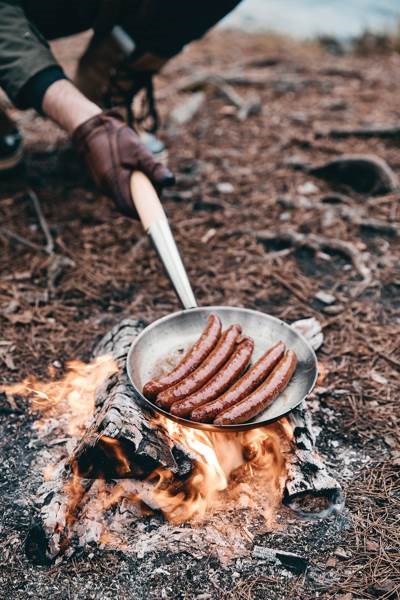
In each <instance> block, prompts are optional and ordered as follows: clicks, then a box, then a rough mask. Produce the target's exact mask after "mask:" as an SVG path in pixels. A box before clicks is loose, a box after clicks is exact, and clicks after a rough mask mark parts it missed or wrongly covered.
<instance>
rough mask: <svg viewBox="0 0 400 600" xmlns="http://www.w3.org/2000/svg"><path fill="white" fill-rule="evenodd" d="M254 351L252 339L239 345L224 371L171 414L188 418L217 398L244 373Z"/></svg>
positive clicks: (176, 403) (175, 408)
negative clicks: (193, 411) (197, 409)
mask: <svg viewBox="0 0 400 600" xmlns="http://www.w3.org/2000/svg"><path fill="white" fill-rule="evenodd" d="M253 349H254V342H253V340H252V339H251V338H244V339H243V341H241V342H240V343H239V344H238V345H237V347H236V350H235V351H234V353H233V354H232V356H231V357H230V358H229V360H228V361H227V362H226V363H225V364H224V366H223V367H222V369H221V370H220V371H218V373H217V374H216V375H214V377H212V378H211V379H210V380H209V381H207V383H206V384H205V385H203V387H202V388H200V389H199V390H198V391H197V392H194V394H190V396H187V397H186V398H184V399H183V400H179V401H178V402H175V403H174V404H173V405H172V406H171V409H170V412H171V413H172V414H173V415H177V416H178V417H186V416H188V415H189V414H190V413H191V412H192V410H194V409H195V408H196V407H198V406H201V405H202V404H205V403H206V402H210V401H211V400H214V399H215V398H217V397H218V396H219V395H220V394H222V393H223V392H224V391H225V390H227V389H228V388H229V386H231V385H232V383H233V382H234V381H236V379H237V378H238V377H240V375H241V374H242V373H243V371H244V370H245V368H246V367H247V365H248V364H249V362H250V359H251V355H252V354H253Z"/></svg>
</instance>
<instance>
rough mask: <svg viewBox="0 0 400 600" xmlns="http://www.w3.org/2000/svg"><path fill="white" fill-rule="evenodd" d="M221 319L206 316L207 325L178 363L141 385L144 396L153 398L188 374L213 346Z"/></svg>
mask: <svg viewBox="0 0 400 600" xmlns="http://www.w3.org/2000/svg"><path fill="white" fill-rule="evenodd" d="M221 328H222V325H221V321H220V319H219V317H217V315H214V314H211V315H210V316H209V317H208V322H207V326H206V328H205V329H204V331H203V333H202V334H201V336H200V338H199V339H198V340H197V342H196V343H195V344H194V345H193V346H192V347H191V348H190V350H188V352H186V354H185V355H184V356H183V358H182V359H181V360H180V362H179V363H178V365H177V366H176V367H175V368H174V369H173V370H172V371H171V372H170V373H168V374H167V375H164V376H163V377H160V378H159V379H152V380H150V381H148V382H147V383H146V384H145V386H144V387H143V394H144V396H146V398H149V399H150V400H153V399H154V398H156V396H157V395H158V394H159V393H160V392H162V391H163V390H165V389H167V388H169V387H171V386H173V385H175V384H177V383H179V381H182V379H184V378H185V377H187V376H188V375H190V373H192V372H193V371H194V370H195V369H197V367H198V366H199V365H200V364H201V363H202V362H203V360H204V359H205V358H206V357H207V356H208V355H209V354H210V352H211V351H212V350H213V348H215V346H216V345H217V342H218V340H219V338H220V335H221Z"/></svg>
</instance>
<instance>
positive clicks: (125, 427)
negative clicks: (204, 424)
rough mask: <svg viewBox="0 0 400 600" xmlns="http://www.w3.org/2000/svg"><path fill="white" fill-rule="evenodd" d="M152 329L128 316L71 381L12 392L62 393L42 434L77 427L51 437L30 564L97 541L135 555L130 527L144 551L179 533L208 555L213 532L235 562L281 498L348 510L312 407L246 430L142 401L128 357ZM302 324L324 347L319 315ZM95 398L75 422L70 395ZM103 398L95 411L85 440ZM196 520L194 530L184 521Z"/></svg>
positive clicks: (214, 542)
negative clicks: (220, 429)
mask: <svg viewBox="0 0 400 600" xmlns="http://www.w3.org/2000/svg"><path fill="white" fill-rule="evenodd" d="M144 327H145V323H144V322H143V321H140V320H133V319H127V320H124V321H122V322H121V323H119V324H118V325H117V326H116V327H114V329H112V331H110V332H109V333H108V334H107V335H106V336H105V337H104V338H103V339H102V340H101V341H100V343H99V344H98V345H97V347H96V349H95V351H94V353H93V361H92V363H90V365H73V366H72V370H71V373H69V374H67V376H66V378H65V380H63V381H62V382H51V383H50V384H44V387H41V386H40V385H38V384H34V383H30V384H29V385H27V384H26V382H25V383H24V384H22V385H20V386H17V389H16V387H15V386H13V387H11V388H10V389H8V390H7V392H8V393H9V394H15V393H21V392H22V391H23V390H25V392H26V388H27V387H28V389H30V390H31V391H32V390H34V391H35V394H36V398H39V400H43V401H49V399H50V398H53V399H54V397H55V395H56V396H57V399H58V401H59V402H58V404H57V405H56V411H57V417H56V418H57V423H55V418H54V416H53V417H50V418H49V417H48V416H47V415H46V416H45V418H44V419H42V420H41V421H40V422H39V426H38V427H39V429H38V430H39V432H40V435H43V436H45V437H46V436H48V435H49V429H50V431H53V429H54V428H56V429H57V431H59V430H60V428H61V429H62V430H63V431H64V433H69V434H72V435H71V437H70V438H65V437H64V438H61V439H57V438H56V439H53V441H52V443H51V446H50V447H51V448H52V450H53V449H54V452H52V453H51V456H50V455H49V452H47V454H46V458H47V460H49V459H50V460H51V462H50V460H49V463H48V464H47V465H46V468H45V479H46V481H45V482H44V483H43V485H42V486H41V487H40V489H39V490H38V493H37V500H36V504H37V510H38V513H37V517H36V519H35V522H34V524H33V525H32V527H31V528H30V530H29V533H28V536H27V539H26V552H27V555H28V557H29V558H30V559H31V560H33V561H34V562H37V563H51V562H53V561H60V560H62V557H63V556H71V555H72V554H74V553H75V552H76V551H77V550H79V549H82V548H84V547H85V546H87V545H93V544H94V545H100V546H108V547H114V548H115V547H119V548H124V549H125V550H126V551H129V547H130V544H129V540H128V539H127V536H126V532H127V531H130V532H131V534H132V535H134V537H135V542H134V544H135V551H136V553H140V552H147V551H148V550H149V548H150V549H151V548H152V547H153V546H155V547H157V548H158V549H160V548H162V547H163V544H164V547H166V548H169V545H170V544H171V543H172V542H171V540H173V542H174V543H175V545H176V548H178V549H182V548H183V549H185V548H187V547H188V544H194V545H196V544H198V547H199V552H200V553H201V546H202V545H204V540H205V539H206V540H207V548H208V550H207V552H208V551H209V547H211V548H214V550H215V552H216V553H217V554H218V555H219V557H220V558H221V559H222V560H224V559H226V560H229V559H230V558H232V556H237V555H241V554H245V553H246V551H247V550H248V549H247V550H246V548H247V546H248V545H249V542H250V541H251V540H252V539H253V534H252V533H251V532H250V529H251V528H254V527H256V529H257V527H258V529H259V530H261V529H263V528H264V529H265V527H266V526H267V528H268V527H272V528H273V527H274V526H276V513H277V511H278V509H279V508H280V506H281V503H282V501H283V503H284V504H285V505H287V506H288V507H290V508H291V509H293V510H294V511H295V512H296V514H297V515H298V516H299V517H301V518H311V519H315V518H319V519H320V518H324V517H326V516H328V515H329V514H331V513H332V512H338V511H340V510H341V508H342V506H343V498H342V494H341V488H340V485H339V484H338V482H337V481H336V480H335V479H334V478H333V477H331V476H330V475H329V474H328V472H327V470H326V468H325V466H324V463H323V461H322V459H321V457H320V456H319V455H318V453H317V452H316V450H315V437H314V433H313V428H312V422H311V415H310V413H309V411H308V409H307V406H306V404H305V403H303V404H302V405H301V406H300V407H298V408H297V409H295V410H294V411H292V413H290V414H289V415H288V416H287V417H283V418H282V419H280V420H279V421H278V422H276V423H273V424H271V425H268V426H264V427H262V428H258V429H255V430H250V431H245V432H240V433H236V432H229V433H213V432H204V431H197V430H193V429H190V428H185V427H182V426H181V425H178V424H177V423H174V422H172V421H170V420H169V419H166V418H163V417H160V416H159V415H158V416H154V415H152V414H150V413H148V412H146V411H145V410H144V409H143V408H141V407H140V406H139V404H137V403H136V402H135V401H134V390H133V388H132V387H131V385H130V383H129V381H128V378H127V375H126V372H125V360H126V355H127V352H128V349H129V347H130V345H131V342H132V340H133V339H134V337H135V336H137V335H138V334H139V333H140V331H142V329H143V328H144ZM293 327H295V328H296V327H297V328H298V329H299V330H300V331H301V332H302V333H303V334H305V335H306V337H308V339H309V341H310V343H311V344H312V345H313V347H314V348H315V349H317V348H318V347H319V345H320V344H321V343H322V334H321V331H320V327H319V325H318V323H317V322H316V321H315V319H306V320H304V321H299V322H297V323H295V324H293ZM99 380H100V381H101V382H102V383H101V386H100V387H97V384H98V382H99ZM38 388H39V389H38ZM55 391H56V393H55ZM89 397H90V399H89V400H88V406H86V408H85V411H84V414H83V416H82V415H80V416H78V417H77V416H76V414H75V419H76V423H75V421H74V418H72V415H73V411H72V414H71V403H72V404H74V403H75V405H76V403H77V404H78V405H80V404H82V403H84V402H85V398H86V399H88V398H89ZM60 400H61V401H60ZM93 400H94V416H93V417H92V418H91V423H90V424H89V426H88V427H87V428H86V430H85V431H84V433H83V436H81V431H82V425H83V424H84V423H85V418H87V417H88V416H89V414H88V411H89V412H90V406H91V404H92V405H93ZM65 401H67V405H68V406H69V407H70V408H69V409H68V408H67V409H65V406H64V411H65V412H64V414H62V410H63V403H64V404H65ZM59 432H60V431H59ZM80 436H81V437H80ZM224 514H225V517H227V515H229V519H232V526H231V527H228V528H226V527H223V529H224V531H223V533H222V532H221V531H220V530H219V528H218V527H217V528H216V526H215V522H216V520H217V521H219V520H224V517H223V516H221V515H224ZM243 514H245V519H244V520H245V522H246V523H247V525H246V524H245V525H243ZM151 515H152V516H151ZM250 515H252V516H251V517H250ZM146 519H147V521H146ZM149 519H150V523H151V525H150V526H149ZM168 521H169V522H170V523H171V524H168V523H167V522H168ZM189 522H190V523H191V524H194V526H193V527H189V526H187V525H185V526H183V527H182V524H183V523H189ZM146 523H147V524H146ZM155 525H157V527H155ZM171 532H172V533H171ZM217 532H218V533H217ZM128 537H129V536H128ZM217 538H218V539H217ZM229 545H230V546H231V548H230V550H229V551H227V546H229Z"/></svg>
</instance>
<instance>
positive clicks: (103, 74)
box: [74, 26, 167, 162]
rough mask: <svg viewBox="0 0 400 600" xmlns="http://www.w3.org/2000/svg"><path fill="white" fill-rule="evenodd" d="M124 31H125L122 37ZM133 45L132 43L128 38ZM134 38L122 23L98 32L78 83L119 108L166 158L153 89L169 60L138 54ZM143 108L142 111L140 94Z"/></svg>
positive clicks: (102, 102) (88, 93)
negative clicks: (124, 28)
mask: <svg viewBox="0 0 400 600" xmlns="http://www.w3.org/2000/svg"><path fill="white" fill-rule="evenodd" d="M121 31H122V32H123V36H125V39H124V37H122V40H121ZM129 41H130V43H131V46H130V47H129V44H128V42H129ZM134 48H135V45H134V42H133V40H131V39H130V38H129V36H128V34H126V33H125V32H124V30H122V29H121V28H120V27H119V26H116V27H114V28H113V30H112V31H111V33H110V34H108V35H106V36H96V35H95V36H94V37H93V38H92V40H91V42H90V43H89V46H88V48H87V49H86V51H85V53H84V54H83V56H82V58H81V59H80V61H79V64H78V69H77V72H76V75H75V81H74V82H75V85H76V86H77V87H78V89H79V90H80V91H81V92H82V93H83V94H84V95H85V96H86V97H87V98H89V99H90V100H92V101H93V102H95V103H96V104H98V105H99V106H101V107H102V108H104V109H109V108H117V109H119V110H120V112H121V113H122V115H123V116H124V118H125V119H126V121H127V122H128V124H129V125H130V126H131V127H134V129H135V130H136V131H137V133H138V134H139V135H140V137H141V138H142V142H143V144H144V145H145V146H146V147H147V148H148V149H149V150H150V151H151V152H152V153H153V154H154V155H155V156H156V157H157V159H158V160H161V161H162V162H166V160H167V152H166V148H165V145H164V144H163V142H162V141H161V140H159V139H158V138H157V137H156V136H155V135H154V134H155V133H156V131H157V129H158V124H159V123H158V113H157V109H156V105H155V99H154V93H153V80H152V78H153V75H154V74H155V73H157V72H158V71H159V70H160V69H161V67H162V66H163V65H164V64H165V63H166V62H167V59H164V58H160V57H158V56H155V55H153V54H149V53H147V54H142V55H140V56H139V57H134V58H132V55H133V56H134ZM128 52H129V55H127V54H128ZM142 92H143V94H144V98H141V99H140V100H141V108H140V110H139V111H138V110H137V106H136V108H135V109H134V100H135V105H137V104H139V102H138V101H139V95H141V94H142Z"/></svg>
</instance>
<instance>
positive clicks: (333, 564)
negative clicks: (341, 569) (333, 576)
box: [325, 556, 337, 569]
mask: <svg viewBox="0 0 400 600" xmlns="http://www.w3.org/2000/svg"><path fill="white" fill-rule="evenodd" d="M325 565H326V566H327V567H328V569H334V568H335V567H336V565H337V560H336V558H335V557H334V556H330V557H329V558H328V560H327V561H326V563H325Z"/></svg>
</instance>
